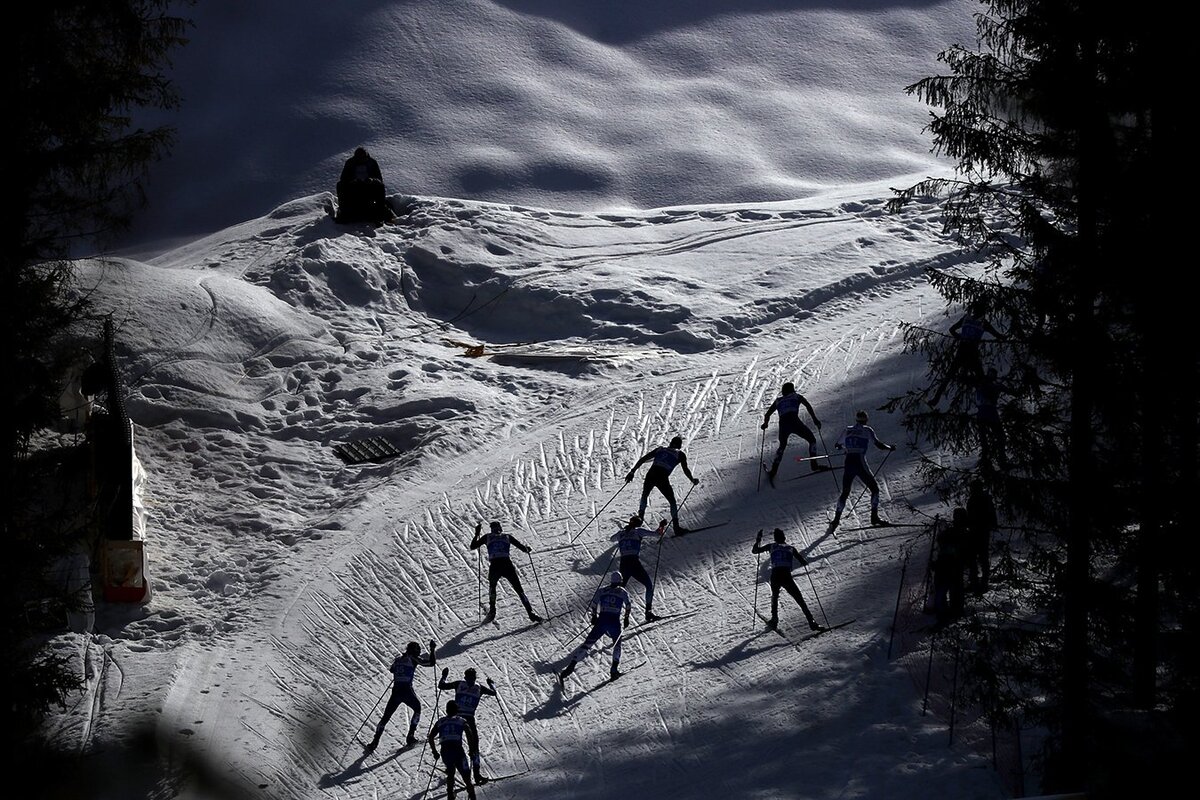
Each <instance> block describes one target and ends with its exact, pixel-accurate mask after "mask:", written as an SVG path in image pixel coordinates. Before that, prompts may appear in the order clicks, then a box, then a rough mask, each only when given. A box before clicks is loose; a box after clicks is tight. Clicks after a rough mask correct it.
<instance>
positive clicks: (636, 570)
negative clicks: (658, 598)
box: [612, 514, 667, 622]
mask: <svg viewBox="0 0 1200 800" xmlns="http://www.w3.org/2000/svg"><path fill="white" fill-rule="evenodd" d="M666 525H667V521H666V520H665V519H664V520H663V521H662V523H661V524H660V525H659V526H658V530H656V531H651V530H646V529H645V528H643V527H642V518H641V517H640V516H638V515H637V514H634V515H633V516H632V517H630V518H629V524H628V525H626V526H625V527H624V528H622V529H621V530H619V531H617V532H616V533H615V534H613V537H612V538H613V540H615V541H616V543H617V550H618V551H619V552H620V554H621V562H620V564H619V568H620V570H621V575H622V576H624V577H623V578H622V580H621V585H622V586H627V585H628V584H629V580H630V579H631V578H637V580H638V582H639V583H640V584H642V586H645V587H646V622H654V621H655V620H656V619H659V617H658V615H657V614H655V613H654V612H652V611H651V610H650V609H651V608H652V607H653V606H654V582H653V581H652V580H651V579H650V576H649V575H648V574H646V568H645V567H644V566H643V565H642V558H641V553H642V539H644V538H646V537H647V536H658V537H659V540H660V542H661V539H662V535H663V531H665V530H666Z"/></svg>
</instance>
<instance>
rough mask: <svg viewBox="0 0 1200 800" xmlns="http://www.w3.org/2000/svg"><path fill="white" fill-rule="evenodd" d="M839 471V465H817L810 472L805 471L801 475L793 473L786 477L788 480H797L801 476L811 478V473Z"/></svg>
mask: <svg viewBox="0 0 1200 800" xmlns="http://www.w3.org/2000/svg"><path fill="white" fill-rule="evenodd" d="M841 471H842V468H841V467H819V468H817V469H814V470H812V471H811V472H806V473H804V474H803V475H793V476H792V477H790V478H788V480H789V481H798V480H801V479H802V478H811V477H812V476H813V475H828V474H829V473H831V472H841Z"/></svg>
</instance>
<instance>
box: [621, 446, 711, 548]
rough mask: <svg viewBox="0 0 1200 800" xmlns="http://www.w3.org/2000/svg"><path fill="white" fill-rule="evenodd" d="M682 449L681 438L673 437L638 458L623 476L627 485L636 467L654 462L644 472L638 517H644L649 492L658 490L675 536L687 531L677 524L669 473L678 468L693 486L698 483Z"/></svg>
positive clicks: (676, 506)
mask: <svg viewBox="0 0 1200 800" xmlns="http://www.w3.org/2000/svg"><path fill="white" fill-rule="evenodd" d="M682 447H683V437H681V436H676V437H674V438H673V439H671V443H670V444H669V445H667V446H666V447H656V448H654V449H653V450H651V451H650V452H649V453H646V455H644V456H642V457H641V458H639V459H638V462H637V463H636V464H634V465H633V469H631V470H629V474H628V475H626V476H625V482H626V483H629V482H630V481H632V480H633V475H634V473H635V472H637V468H638V467H640V466H641V465H642V464H645V463H646V462H647V461H653V462H654V463H653V464H651V465H650V468H649V469H648V470H646V478H645V480H643V481H642V500H641V502H640V503H639V504H638V516H639V517H643V518H644V517H645V516H646V500H647V498H649V497H650V490H651V489H658V491H659V492H660V493H661V494H662V496H663V497H665V498H666V499H667V505H668V506H669V507H670V509H671V526H672V527H673V528H674V529H675V533H676V534H682V533H687V532H688V529H687V528H684V527H683V526H681V525H680V524H679V506H678V505H676V503H675V491H674V490H673V489H672V488H671V471H672V470H674V469H675V467H679V468H680V469H682V470H683V474H684V475H686V476H687V479H688V480H690V481H691V482H692V485H693V486H695V485H697V484H699V483H700V479H699V478H697V477H695V476H694V475H692V471H691V470H690V469H688V463H687V456H686V455H684V453H683V450H682Z"/></svg>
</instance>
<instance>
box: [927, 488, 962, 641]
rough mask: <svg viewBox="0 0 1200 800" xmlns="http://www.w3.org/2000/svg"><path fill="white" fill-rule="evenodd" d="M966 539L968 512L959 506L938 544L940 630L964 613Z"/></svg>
mask: <svg viewBox="0 0 1200 800" xmlns="http://www.w3.org/2000/svg"><path fill="white" fill-rule="evenodd" d="M966 537H967V510H966V509H965V508H963V507H962V506H958V507H956V508H955V509H954V512H953V513H952V515H951V517H950V522H949V524H947V525H946V526H944V527H943V528H942V529H941V530H940V531H938V534H937V539H936V540H935V544H934V553H933V613H934V615H935V617H936V622H935V623H934V624H935V627H936V628H941V627H943V626H945V625H948V624H950V623H951V622H953V621H954V620H955V619H957V618H958V616H959V614H961V613H962V609H963V603H964V600H965V598H964V596H963V590H964V581H963V572H964V568H965V566H966V565H965V564H964V563H963V562H964V560H965V553H964V548H965V547H966Z"/></svg>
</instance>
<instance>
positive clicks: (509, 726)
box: [496, 692, 529, 770]
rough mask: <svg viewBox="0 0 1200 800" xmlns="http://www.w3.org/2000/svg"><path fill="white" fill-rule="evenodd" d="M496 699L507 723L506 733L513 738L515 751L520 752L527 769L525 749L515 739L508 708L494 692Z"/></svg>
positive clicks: (498, 694)
mask: <svg viewBox="0 0 1200 800" xmlns="http://www.w3.org/2000/svg"><path fill="white" fill-rule="evenodd" d="M496 700H497V701H498V702H499V703H500V713H501V714H502V715H503V716H504V721H505V722H506V723H508V733H509V735H510V736H512V738H513V743H515V744H516V745H517V752H518V753H520V754H521V760H522V761H524V762H525V769H526V770H528V769H529V759H528V758H526V757H525V751H524V750H523V749H521V742H520V741H519V740H518V739H517V732H516V731H514V730H513V726H512V720H511V719H509V717H508V708H507V707H506V706H505V705H504V698H503V697H501V696H500V693H499V692H496Z"/></svg>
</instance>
